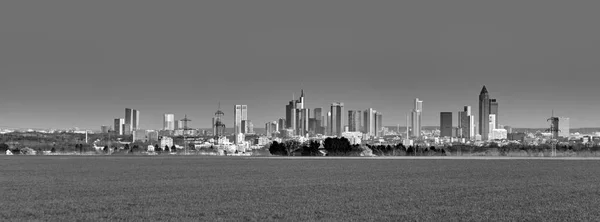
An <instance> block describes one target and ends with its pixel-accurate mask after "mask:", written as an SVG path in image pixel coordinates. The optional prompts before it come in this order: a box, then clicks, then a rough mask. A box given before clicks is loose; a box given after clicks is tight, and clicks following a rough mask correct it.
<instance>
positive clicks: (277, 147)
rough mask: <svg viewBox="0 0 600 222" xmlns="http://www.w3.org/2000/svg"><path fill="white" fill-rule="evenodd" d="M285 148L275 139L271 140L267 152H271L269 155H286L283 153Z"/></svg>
mask: <svg viewBox="0 0 600 222" xmlns="http://www.w3.org/2000/svg"><path fill="white" fill-rule="evenodd" d="M285 152H286V151H285V149H284V148H283V145H282V144H281V143H278V142H277V141H273V143H271V145H270V146H269V153H271V155H281V156H283V155H286V153H285Z"/></svg>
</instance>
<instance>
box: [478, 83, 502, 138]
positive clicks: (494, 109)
mask: <svg viewBox="0 0 600 222" xmlns="http://www.w3.org/2000/svg"><path fill="white" fill-rule="evenodd" d="M490 114H492V115H494V116H495V117H494V126H493V128H494V129H497V128H499V125H500V122H499V121H498V115H499V113H498V101H497V100H496V99H490V95H489V93H488V90H487V88H486V87H485V86H483V88H482V89H481V93H479V127H478V129H479V135H481V139H482V140H489V135H490V132H492V131H491V130H492V128H491V127H490V125H489V118H490Z"/></svg>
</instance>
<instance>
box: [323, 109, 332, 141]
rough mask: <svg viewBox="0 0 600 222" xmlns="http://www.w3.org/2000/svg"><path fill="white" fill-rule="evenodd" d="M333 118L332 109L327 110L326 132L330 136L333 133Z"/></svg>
mask: <svg viewBox="0 0 600 222" xmlns="http://www.w3.org/2000/svg"><path fill="white" fill-rule="evenodd" d="M331 119H332V116H331V111H327V127H326V129H325V134H326V135H328V136H331V135H332V133H331Z"/></svg>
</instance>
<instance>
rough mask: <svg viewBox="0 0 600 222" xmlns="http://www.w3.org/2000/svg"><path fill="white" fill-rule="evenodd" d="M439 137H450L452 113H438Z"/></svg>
mask: <svg viewBox="0 0 600 222" xmlns="http://www.w3.org/2000/svg"><path fill="white" fill-rule="evenodd" d="M440 137H452V112H441V113H440Z"/></svg>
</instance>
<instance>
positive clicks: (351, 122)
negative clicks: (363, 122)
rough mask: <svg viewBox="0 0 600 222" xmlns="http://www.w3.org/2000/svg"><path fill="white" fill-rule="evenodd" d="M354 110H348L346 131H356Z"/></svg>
mask: <svg viewBox="0 0 600 222" xmlns="http://www.w3.org/2000/svg"><path fill="white" fill-rule="evenodd" d="M356 115H357V113H356V110H348V131H350V132H355V131H356Z"/></svg>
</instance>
